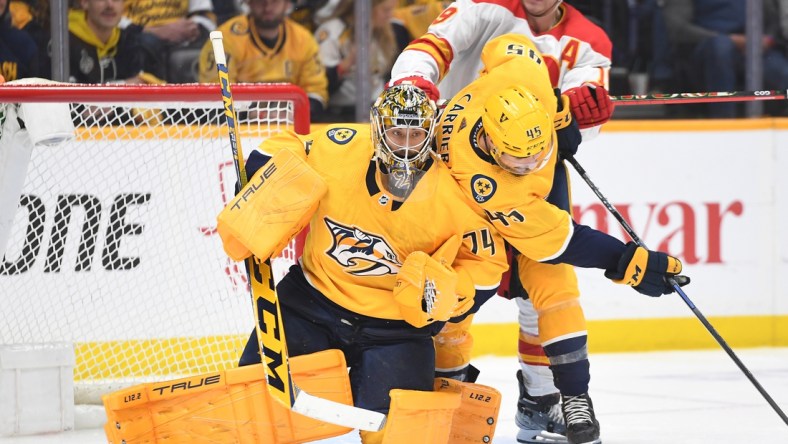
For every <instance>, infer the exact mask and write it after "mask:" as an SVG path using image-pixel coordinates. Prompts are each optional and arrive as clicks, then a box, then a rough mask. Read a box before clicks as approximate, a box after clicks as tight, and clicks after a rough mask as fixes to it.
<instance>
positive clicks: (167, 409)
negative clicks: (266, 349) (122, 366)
mask: <svg viewBox="0 0 788 444" xmlns="http://www.w3.org/2000/svg"><path fill="white" fill-rule="evenodd" d="M290 364H291V368H292V370H293V373H292V376H293V380H294V381H295V382H296V383H297V384H298V385H299V387H302V388H304V389H305V390H307V391H308V392H310V393H312V394H315V395H317V396H320V397H322V398H326V399H330V400H332V401H337V402H341V403H344V404H347V405H352V403H353V400H352V394H351V391H350V381H349V379H348V375H347V364H346V363H345V358H344V355H343V354H342V352H340V351H339V350H326V351H322V352H319V353H313V354H310V355H303V356H297V357H293V358H291V359H290ZM102 399H103V401H104V408H105V410H106V412H107V423H106V425H105V426H104V431H105V433H106V435H107V439H108V441H109V442H110V443H112V444H120V443H122V442H125V443H127V444H131V443H153V442H167V443H184V444H186V443H201V442H202V443H216V442H237V443H250V444H252V443H258V442H267V443H273V444H282V443H296V442H305V441H312V440H318V439H324V438H330V437H334V436H339V435H343V434H345V433H348V432H349V431H350V429H348V428H345V427H340V426H337V425H334V424H328V423H324V422H322V421H318V420H315V419H311V418H308V417H305V416H302V415H299V414H297V413H293V412H292V411H290V409H288V408H285V407H284V406H282V405H280V404H279V403H278V402H276V401H274V400H273V399H271V398H270V397H269V395H268V389H267V387H266V383H265V371H264V369H263V366H262V364H257V365H249V366H245V367H240V368H236V369H230V370H226V371H222V372H213V373H207V374H203V375H199V376H193V377H188V378H182V379H176V380H172V381H167V382H160V383H151V384H141V385H138V386H134V387H129V388H127V389H124V390H120V391H117V392H114V393H110V394H108V395H105V396H104V397H103V398H102Z"/></svg>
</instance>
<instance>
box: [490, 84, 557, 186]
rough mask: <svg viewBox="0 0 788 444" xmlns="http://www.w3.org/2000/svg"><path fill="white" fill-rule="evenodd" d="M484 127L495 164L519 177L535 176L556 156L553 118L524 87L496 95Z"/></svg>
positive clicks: (508, 89) (514, 87)
mask: <svg viewBox="0 0 788 444" xmlns="http://www.w3.org/2000/svg"><path fill="white" fill-rule="evenodd" d="M482 126H483V127H484V132H485V134H486V136H487V137H488V141H489V142H491V143H488V148H489V151H490V155H491V156H492V157H493V159H495V162H496V163H497V164H498V165H499V166H500V167H501V168H503V169H504V170H506V171H508V172H510V173H512V174H514V175H517V176H524V175H526V174H531V173H535V172H537V171H539V170H541V169H542V168H544V166H545V165H546V164H547V161H548V160H550V156H551V155H552V153H553V141H554V138H555V137H554V134H553V133H554V132H553V119H552V118H551V117H550V115H549V114H548V113H547V111H546V110H545V108H544V106H543V105H542V103H541V102H540V101H539V99H537V98H536V96H534V95H533V94H532V93H531V92H530V91H528V90H526V89H525V88H522V87H520V86H512V87H509V88H506V89H503V90H501V91H498V92H497V93H495V94H493V95H492V96H491V97H490V98H489V99H487V101H486V102H485V104H484V114H482Z"/></svg>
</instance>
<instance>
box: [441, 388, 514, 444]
mask: <svg viewBox="0 0 788 444" xmlns="http://www.w3.org/2000/svg"><path fill="white" fill-rule="evenodd" d="M435 391H436V392H441V393H449V392H453V393H459V394H460V395H461V403H460V407H459V408H458V409H457V410H455V411H454V417H453V418H452V421H451V432H450V436H449V441H450V442H451V443H452V444H454V443H469V444H470V443H485V442H492V440H493V436H494V435H495V427H496V425H497V424H498V411H499V410H500V408H501V392H499V391H498V390H496V389H494V388H492V387H489V386H486V385H482V384H473V383H470V382H460V381H457V380H455V379H449V378H435Z"/></svg>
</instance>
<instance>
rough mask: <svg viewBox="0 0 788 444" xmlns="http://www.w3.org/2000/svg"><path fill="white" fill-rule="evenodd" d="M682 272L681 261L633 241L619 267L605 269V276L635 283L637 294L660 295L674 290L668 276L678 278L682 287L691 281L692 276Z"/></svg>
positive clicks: (623, 255)
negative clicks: (684, 274)
mask: <svg viewBox="0 0 788 444" xmlns="http://www.w3.org/2000/svg"><path fill="white" fill-rule="evenodd" d="M679 273H681V261H680V260H678V259H676V258H675V257H673V256H670V255H668V254H665V253H662V252H660V251H651V250H646V249H645V248H643V247H640V246H638V244H636V243H634V242H630V243H628V244H627V248H626V250H624V254H622V255H621V258H620V259H619V260H618V269H616V270H607V271H605V277H607V278H608V279H612V280H613V282H615V283H617V284H624V285H629V286H632V287H633V288H634V289H635V290H636V291H637V292H638V293H641V294H645V295H646V296H652V297H658V296H662V295H663V294H669V293H673V291H674V290H673V286H672V285H670V284H669V283H668V280H667V278H669V277H672V278H675V279H676V283H678V284H679V285H680V286H682V287H683V286H685V285H687V284H689V282H690V279H689V278H688V277H687V276H681V275H679Z"/></svg>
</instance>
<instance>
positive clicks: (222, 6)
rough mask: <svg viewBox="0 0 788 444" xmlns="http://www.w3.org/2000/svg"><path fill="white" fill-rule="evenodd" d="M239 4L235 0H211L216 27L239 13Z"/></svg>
mask: <svg viewBox="0 0 788 444" xmlns="http://www.w3.org/2000/svg"><path fill="white" fill-rule="evenodd" d="M238 3H239V2H238V1H236V0H212V1H211V5H213V13H214V14H216V26H219V25H221V24H222V23H224V22H226V21H227V20H230V19H231V18H233V17H235V16H236V15H238V14H240V13H241V8H240V5H239V4H238Z"/></svg>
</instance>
